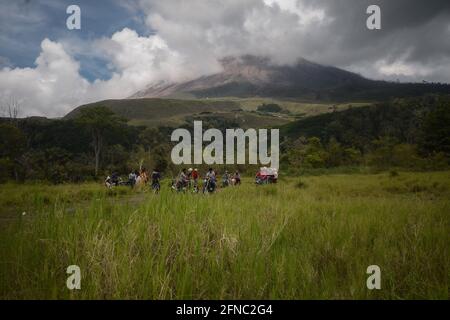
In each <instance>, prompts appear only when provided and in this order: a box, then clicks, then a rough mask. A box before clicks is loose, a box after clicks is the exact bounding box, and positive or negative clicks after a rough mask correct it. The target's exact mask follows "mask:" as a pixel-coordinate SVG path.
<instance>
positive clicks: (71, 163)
mask: <svg viewBox="0 0 450 320" xmlns="http://www.w3.org/2000/svg"><path fill="white" fill-rule="evenodd" d="M216 118H217V117H212V118H211V121H213V123H204V127H205V129H206V128H209V127H211V126H213V127H215V128H218V129H221V130H225V129H227V128H228V127H227V126H229V123H228V122H226V121H223V122H220V121H217V119H216ZM218 126H219V127H218ZM185 127H186V128H187V129H189V130H192V127H191V125H190V124H189V123H188V124H186V126H185ZM173 129H174V128H170V127H159V128H149V127H144V126H130V125H128V124H127V123H126V120H125V119H123V118H121V117H119V116H117V115H116V114H114V113H113V112H112V111H111V110H110V109H108V108H106V107H102V106H96V107H92V108H86V109H83V110H82V111H81V112H80V114H79V115H78V116H77V117H75V118H73V119H46V118H36V117H32V118H26V119H17V118H15V117H5V118H1V119H0V136H1V137H2V139H1V141H0V169H1V170H0V181H2V182H4V181H9V180H15V181H26V180H45V181H50V182H53V183H62V182H81V181H86V180H94V179H99V178H101V177H104V176H105V175H106V174H108V173H111V172H119V173H122V174H126V173H128V172H130V171H132V170H138V169H140V168H143V167H146V168H148V169H151V168H153V167H156V168H158V169H159V170H161V171H163V172H165V174H166V176H171V175H172V176H173V175H175V174H176V173H177V172H178V171H179V170H180V168H179V167H177V166H175V165H173V164H172V162H171V160H170V151H171V149H172V147H173V145H172V144H171V142H170V134H171V133H172V131H173ZM280 137H282V138H283V140H282V143H281V150H280V151H281V152H280V154H281V158H280V170H281V173H283V172H285V173H291V174H299V173H302V172H304V171H305V170H308V169H329V168H340V167H360V166H368V167H373V168H377V169H381V170H387V169H389V168H405V169H409V170H439V169H445V168H448V165H449V159H450V97H449V96H446V95H426V96H423V97H419V98H404V99H394V100H391V101H388V102H384V103H380V104H377V105H373V106H368V107H360V108H351V109H349V110H346V111H341V112H331V113H328V114H323V115H319V116H315V117H310V118H306V119H301V120H298V121H295V122H292V123H289V124H287V125H285V126H282V127H281V128H280ZM222 167H223V168H222ZM256 167H257V166H254V165H253V166H251V165H240V166H234V167H233V168H229V169H231V170H235V169H237V170H239V171H240V172H243V173H245V172H248V173H252V174H253V173H254V172H255V170H256ZM199 169H200V170H206V167H205V168H202V167H200V168H199ZM218 169H219V170H225V169H226V167H225V166H219V167H218Z"/></svg>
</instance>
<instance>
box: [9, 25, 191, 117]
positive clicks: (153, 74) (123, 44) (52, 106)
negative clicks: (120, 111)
mask: <svg viewBox="0 0 450 320" xmlns="http://www.w3.org/2000/svg"><path fill="white" fill-rule="evenodd" d="M93 45H95V47H96V50H98V51H99V52H98V53H97V54H101V53H102V54H104V55H105V56H107V57H108V59H109V61H110V64H111V68H112V69H113V74H112V77H111V78H110V79H109V80H96V81H94V82H93V83H89V81H87V80H86V79H84V78H83V77H82V76H81V75H80V73H79V69H80V65H79V63H78V62H77V61H75V60H74V59H73V57H72V56H71V55H69V54H68V53H67V51H66V50H65V48H64V47H63V45H62V44H61V43H58V42H53V41H51V40H49V39H45V40H43V41H42V44H41V53H40V55H39V57H38V58H37V59H36V63H35V65H36V66H35V67H34V68H14V69H11V68H3V69H2V70H0V89H1V97H0V98H2V99H9V98H10V97H15V98H16V99H18V100H19V101H20V102H21V105H22V106H23V108H24V110H23V113H24V114H26V115H46V116H63V115H65V114H66V113H67V112H69V111H70V110H71V109H73V108H74V107H76V106H78V105H80V104H83V103H88V102H92V101H97V100H102V99H113V98H124V97H127V96H129V95H131V94H133V93H135V92H136V91H138V90H140V89H141V88H142V87H143V86H145V85H147V84H149V83H151V82H155V81H159V80H161V79H165V80H168V81H178V80H184V78H182V75H180V74H179V73H178V72H177V71H178V70H181V69H182V68H183V62H184V60H183V58H182V57H181V56H180V55H179V54H177V53H176V52H174V51H171V50H170V49H169V48H168V46H167V44H166V43H165V42H164V40H162V39H161V38H160V37H159V36H149V37H140V36H139V35H138V34H137V33H136V32H135V31H133V30H130V29H123V30H122V31H120V32H116V33H115V34H113V36H112V37H111V38H110V39H101V40H98V41H95V42H94V44H93Z"/></svg>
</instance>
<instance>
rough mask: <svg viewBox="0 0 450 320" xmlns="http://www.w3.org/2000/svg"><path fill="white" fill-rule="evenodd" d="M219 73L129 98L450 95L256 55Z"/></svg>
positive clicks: (225, 63)
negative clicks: (289, 63)
mask: <svg viewBox="0 0 450 320" xmlns="http://www.w3.org/2000/svg"><path fill="white" fill-rule="evenodd" d="M221 63H222V67H223V71H222V72H220V73H217V74H213V75H209V76H203V77H200V78H198V79H194V80H191V81H188V82H183V83H158V84H150V85H149V86H148V87H147V88H145V89H144V90H141V91H139V92H137V93H135V94H134V95H132V96H131V98H151V97H159V98H160V97H173V98H190V99H192V98H219V97H240V98H248V97H272V98H278V99H285V98H296V99H307V100H310V101H355V100H359V101H361V100H362V101H366V100H384V99H389V98H392V97H403V96H419V95H422V94H424V93H450V85H446V84H427V83H393V82H386V81H374V80H370V79H366V78H364V77H362V76H360V75H358V74H355V73H352V72H348V71H345V70H342V69H339V68H335V67H331V66H323V65H320V64H317V63H313V62H310V61H308V60H305V59H300V60H298V62H297V63H296V64H294V65H292V66H289V65H283V66H280V65H274V64H272V63H271V62H270V60H269V59H267V58H263V57H255V56H243V57H239V58H236V57H230V58H226V59H223V60H222V61H221Z"/></svg>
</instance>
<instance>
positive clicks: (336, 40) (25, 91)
mask: <svg viewBox="0 0 450 320" xmlns="http://www.w3.org/2000/svg"><path fill="white" fill-rule="evenodd" d="M348 1H350V2H351V3H350V4H348V5H347V6H346V7H344V6H342V1H337V0H336V1H325V0H246V1H242V0H228V1H226V2H225V1H223V0H208V1H204V0H190V1H182V0H173V1H155V0H137V1H133V0H126V1H125V2H123V6H124V7H125V8H126V9H127V10H128V11H129V12H132V13H135V12H137V11H139V13H142V14H143V15H144V16H145V17H146V18H145V21H146V24H147V25H148V27H149V28H150V29H151V30H152V32H153V31H155V32H156V34H154V35H151V36H147V37H145V36H139V35H138V34H137V33H136V32H135V31H134V30H131V29H128V28H125V29H123V30H121V31H117V32H116V33H114V34H113V35H112V36H111V37H110V38H103V39H94V40H90V41H81V42H79V43H77V42H75V41H74V40H70V39H61V40H58V41H51V40H48V39H45V40H43V41H42V45H41V53H40V55H39V57H38V58H37V59H36V65H35V66H34V67H33V68H10V67H8V68H3V69H0V95H1V96H3V97H6V98H8V97H9V96H14V97H16V98H17V99H19V100H21V101H22V105H23V107H24V110H23V111H24V112H23V113H24V114H25V115H46V116H62V115H64V114H66V113H67V112H68V111H70V110H71V109H72V108H74V107H76V106H78V105H80V104H83V103H87V102H92V101H97V100H101V99H111V98H125V97H127V96H130V95H131V94H133V93H135V92H136V91H138V90H141V89H143V88H144V87H145V86H147V85H149V84H151V83H154V82H159V81H184V80H188V79H191V78H195V77H198V76H200V75H205V74H210V73H214V72H218V71H219V70H220V64H219V62H218V60H219V59H221V58H223V57H226V56H238V55H243V54H253V55H264V56H267V57H270V58H271V59H272V61H273V62H274V63H279V64H290V63H293V62H295V61H296V60H297V59H298V58H299V57H304V58H306V59H310V60H313V61H316V62H319V63H324V64H330V65H335V66H338V67H344V68H348V69H350V70H353V71H356V72H359V73H361V74H362V75H364V76H367V77H373V78H377V79H390V80H395V79H396V78H400V80H404V81H420V80H422V78H428V77H430V78H431V79H429V80H431V81H443V82H448V81H449V75H450V61H449V60H450V58H449V56H448V52H450V51H449V50H450V45H449V42H448V41H447V42H445V41H442V39H441V38H442V35H445V36H446V37H448V32H449V30H450V29H449V28H448V19H447V15H445V13H439V15H436V13H434V11H432V12H431V13H429V16H427V17H429V21H428V20H427V19H428V18H427V19H422V20H420V21H419V20H418V19H413V20H408V19H406V20H407V21H406V23H409V25H408V28H405V27H404V25H403V24H402V22H401V21H400V20H401V18H402V17H403V15H402V11H398V10H399V9H398V8H402V6H399V5H395V6H394V5H392V8H393V9H392V10H394V11H393V12H395V10H397V12H400V15H397V18H398V19H390V20H387V22H390V23H391V24H393V25H392V26H391V28H390V29H389V32H380V33H368V32H367V30H366V28H365V18H366V14H365V8H364V3H363V2H362V1H359V0H348ZM348 1H346V2H348ZM399 1H400V0H399ZM403 3H409V2H407V1H406V0H403ZM388 6H390V2H387V1H385V2H383V8H384V9H383V10H384V12H385V13H390V11H389V8H388ZM415 6H417V9H416V10H415V11H418V12H420V13H421V14H420V15H418V16H419V17H422V16H423V15H422V11H423V10H424V8H422V7H421V6H420V5H418V4H417V5H415ZM349 8H351V9H349ZM410 11H413V10H412V9H411V8H410ZM408 12H409V11H408ZM436 12H440V11H439V10H438V11H436ZM433 15H434V16H433ZM0 16H1V14H0ZM383 16H385V17H388V16H389V15H388V14H384V15H383ZM391 16H392V15H391ZM394 16H395V15H394ZM19 18H21V16H20V15H19V17H18V18H17V19H19ZM386 19H387V18H386ZM19 20H20V19H19ZM411 21H413V22H414V21H417V23H416V24H414V23H412V22H411ZM1 37H2V35H0V38H1ZM15 45H19V44H15ZM20 45H22V46H23V45H24V44H20ZM404 48H410V51H409V52H408V55H407V56H405V55H404ZM78 55H83V56H84V58H86V59H89V57H95V58H99V57H100V58H101V59H106V60H107V61H108V65H109V68H110V70H111V72H112V76H111V78H110V79H108V80H100V79H98V80H95V81H93V82H89V81H87V80H86V79H85V78H84V77H83V76H81V75H80V64H79V62H77V61H76V60H75V58H74V57H75V56H78ZM0 63H2V64H3V66H5V65H6V66H8V64H7V63H6V62H2V60H1V58H0ZM426 80H428V79H426ZM1 96H0V98H1Z"/></svg>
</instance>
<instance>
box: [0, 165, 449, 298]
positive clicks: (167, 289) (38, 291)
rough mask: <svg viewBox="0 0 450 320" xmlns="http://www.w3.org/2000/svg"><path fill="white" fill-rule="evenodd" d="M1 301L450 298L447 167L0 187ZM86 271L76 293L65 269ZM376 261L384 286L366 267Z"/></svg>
mask: <svg viewBox="0 0 450 320" xmlns="http://www.w3.org/2000/svg"><path fill="white" fill-rule="evenodd" d="M0 212H1V213H0V298H2V299H13V298H19V299H24V298H36V299H53V298H63V299H102V298H108V299H119V298H124V299H134V298H137V299H164V298H165V299H182V298H183V299H209V298H211V299H226V298H232V299H241V298H247V299H266V298H267V299H272V298H273V299H322V298H326V299H345V298H349V299H354V298H360V299H448V298H449V296H448V283H449V240H450V237H449V234H450V233H449V231H450V228H449V227H450V226H449V222H450V215H449V214H450V172H435V173H403V172H400V174H399V175H398V176H390V175H389V174H386V173H382V174H376V175H328V176H313V177H302V178H292V179H282V180H281V181H280V183H279V184H278V185H273V186H260V187H256V186H254V185H253V184H252V183H251V180H245V181H244V184H243V185H242V186H240V187H237V188H228V189H224V190H219V192H217V193H216V194H214V195H211V196H203V195H195V194H175V193H172V192H170V190H168V187H167V185H166V184H164V185H163V190H162V193H161V194H159V195H154V194H152V193H150V192H136V191H131V190H129V189H126V188H125V189H120V188H119V189H116V190H114V191H107V190H105V189H104V188H103V187H102V186H101V185H96V184H82V185H62V186H46V185H44V186H43V185H37V184H36V185H15V184H6V185H1V186H0ZM73 264H75V265H78V266H80V268H81V273H82V279H81V290H78V291H77V290H75V291H69V290H68V289H67V288H66V279H67V276H68V275H67V274H66V268H67V267H68V266H69V265H73ZM373 264H375V265H378V266H380V268H381V286H382V288H381V290H372V291H371V290H368V289H367V287H366V279H367V277H368V275H367V274H366V269H367V267H368V266H369V265H373Z"/></svg>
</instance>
